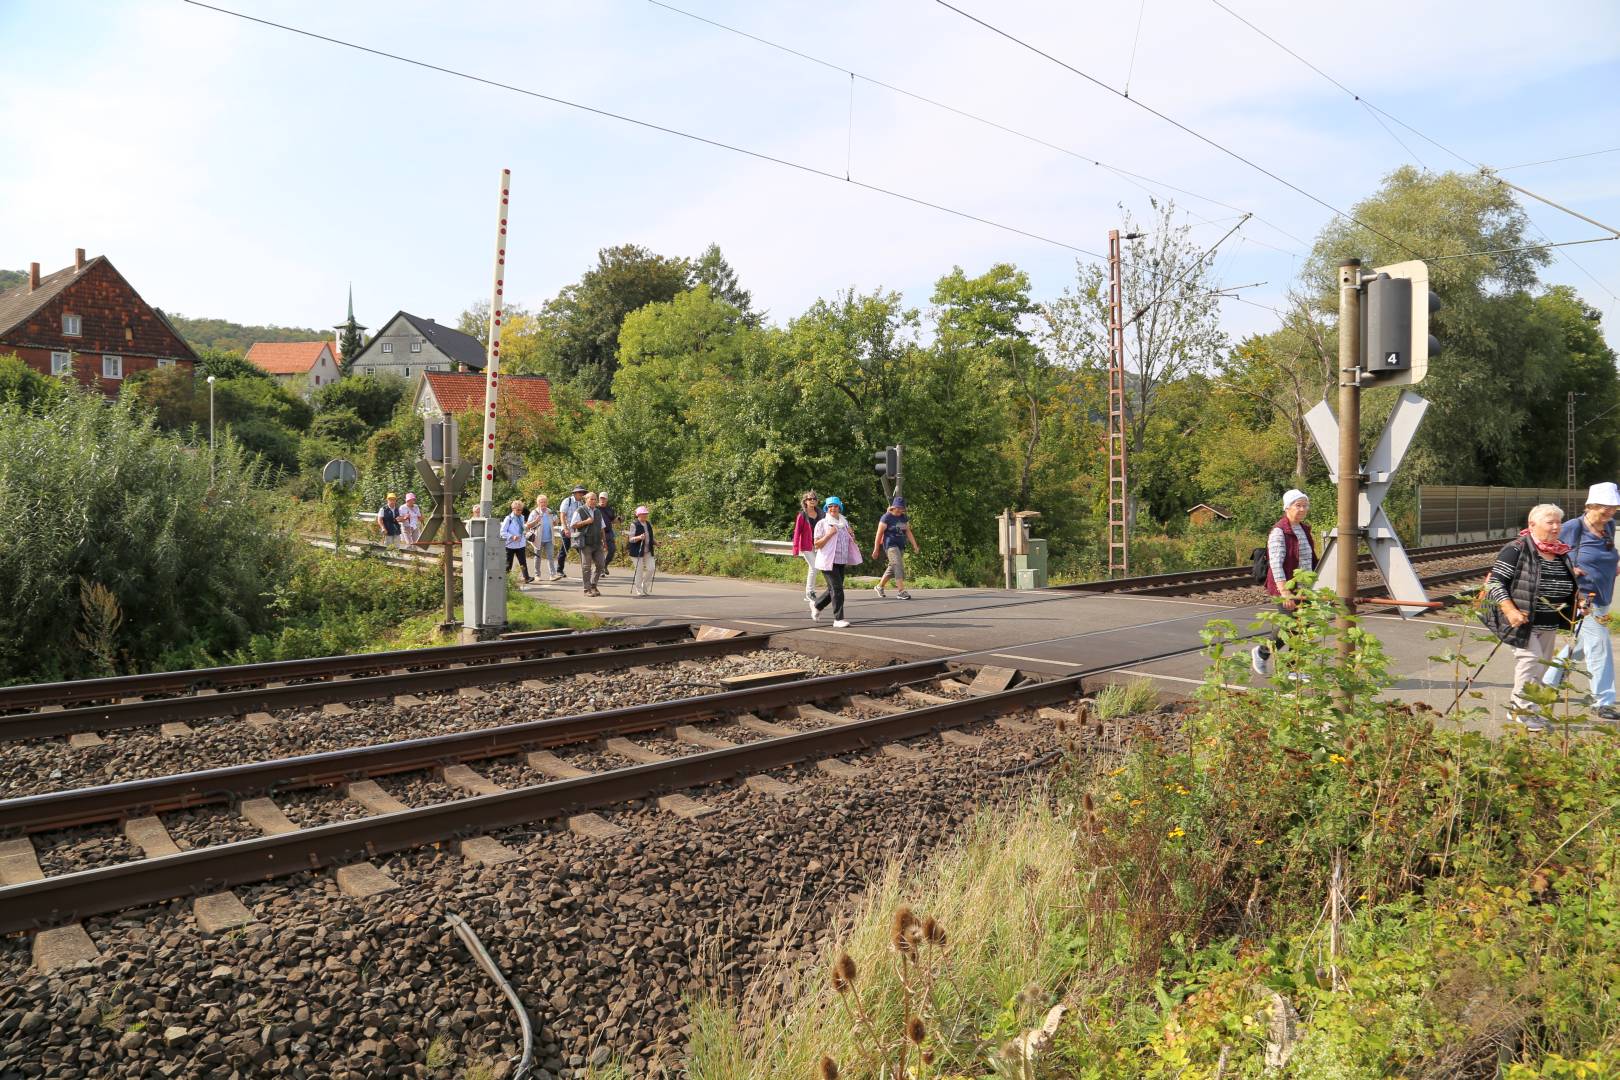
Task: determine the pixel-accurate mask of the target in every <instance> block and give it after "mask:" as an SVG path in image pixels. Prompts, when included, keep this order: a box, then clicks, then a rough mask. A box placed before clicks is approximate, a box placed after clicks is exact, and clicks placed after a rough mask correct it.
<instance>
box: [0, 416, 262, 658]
mask: <svg viewBox="0 0 1620 1080" xmlns="http://www.w3.org/2000/svg"><path fill="white" fill-rule="evenodd" d="M257 479H259V477H258V476H257V474H256V472H255V466H254V465H253V463H252V462H251V461H250V460H249V459H248V458H247V457H246V455H245V454H244V453H243V452H242V451H241V450H240V449H239V448H238V447H236V446H235V445H234V444H232V443H230V442H229V441H226V442H225V443H224V444H223V445H221V446H220V448H219V452H218V459H217V475H216V478H215V480H214V482H213V484H212V486H210V482H209V461H208V454H207V452H206V451H201V452H200V451H197V450H194V449H191V448H188V447H186V446H184V445H183V444H182V443H181V442H180V440H179V439H177V438H174V437H172V436H168V435H165V434H163V433H161V432H159V431H158V430H157V429H156V427H155V426H154V425H153V422H152V421H151V419H150V418H149V416H148V415H146V414H145V413H143V411H142V410H140V409H138V408H136V407H135V405H134V404H133V403H132V402H112V403H109V402H106V401H104V400H103V399H102V397H101V395H100V394H92V393H80V392H76V391H69V392H67V393H65V394H64V395H63V397H62V398H61V400H60V401H58V402H57V403H56V404H55V405H54V406H53V407H52V408H50V409H49V410H48V411H44V412H30V411H29V410H27V409H24V408H21V407H19V406H18V405H16V404H15V403H10V402H0V506H4V507H5V508H6V513H5V514H0V596H3V597H4V598H5V603H4V604H3V605H0V682H16V681H23V680H37V679H62V678H75V677H80V676H85V675H89V674H92V673H99V672H100V671H101V670H103V669H104V668H105V666H106V665H107V664H108V663H109V662H110V663H111V664H112V666H114V667H116V668H117V669H118V670H123V671H129V670H146V669H149V668H151V667H153V666H160V665H162V664H163V663H164V658H165V657H167V656H172V655H186V656H196V655H199V654H202V655H217V653H218V652H220V651H223V650H225V649H228V648H232V647H235V646H238V645H240V644H242V643H243V642H245V641H246V640H247V638H248V636H249V635H250V634H252V633H253V632H254V631H257V630H260V629H263V628H264V627H266V626H268V625H269V622H270V613H269V612H268V611H267V609H266V606H265V602H264V596H265V593H267V592H269V591H272V590H274V589H275V587H276V586H277V584H278V583H279V582H280V581H282V580H283V579H284V577H285V574H286V573H287V555H286V551H287V546H286V540H285V538H284V537H283V536H282V535H281V534H280V533H279V531H278V529H277V525H276V518H275V514H274V508H273V507H272V506H271V505H270V503H269V502H268V497H267V496H266V495H265V494H264V493H263V492H262V491H260V490H259V489H258V488H257V487H256V486H255V481H256V480H257ZM81 582H83V583H85V584H84V585H81ZM96 586H99V587H100V588H102V589H105V590H108V591H109V592H110V594H111V600H112V602H113V603H114V604H115V605H116V609H117V611H118V612H121V613H122V620H123V621H122V624H121V625H120V626H117V627H116V628H111V629H109V627H110V621H111V620H110V615H109V616H108V617H107V619H106V620H105V621H104V622H103V624H102V626H101V627H100V628H99V629H98V628H96V627H92V626H90V625H89V624H88V623H87V621H86V609H85V607H84V606H83V605H82V599H83V595H84V594H83V593H82V590H83V589H84V588H87V587H88V588H94V587H96ZM99 603H101V604H102V606H103V607H105V606H106V604H105V600H103V601H100V602H99ZM108 610H109V611H110V608H109V609H108ZM86 632H88V633H89V637H88V639H87V640H91V641H94V642H96V643H97V644H96V645H95V646H94V647H93V648H91V647H86V645H84V644H82V643H81V639H80V634H81V633H86Z"/></svg>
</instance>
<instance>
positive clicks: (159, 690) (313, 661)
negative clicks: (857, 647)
mask: <svg viewBox="0 0 1620 1080" xmlns="http://www.w3.org/2000/svg"><path fill="white" fill-rule="evenodd" d="M691 630H692V628H691V626H690V625H688V624H686V623H670V624H667V625H662V626H634V627H629V628H624V629H616V630H588V631H584V632H580V633H567V632H564V633H550V632H547V631H532V632H529V633H527V634H525V635H524V636H521V637H520V636H516V635H514V636H513V637H510V638H505V637H503V638H501V639H500V640H498V641H480V642H477V643H475V644H470V645H436V646H432V647H429V648H426V649H394V650H390V651H388V652H373V653H356V654H352V655H348V656H314V657H309V658H307V659H303V660H275V661H269V662H266V663H258V664H235V665H228V666H224V667H212V668H191V669H189V670H186V671H155V672H152V673H150V674H146V675H116V676H112V677H110V678H104V679H77V680H73V681H69V682H52V683H27V684H24V685H22V686H7V687H0V711H11V710H16V709H21V708H27V707H32V706H39V705H68V704H76V703H81V702H87V701H118V700H119V699H121V698H126V697H135V696H138V695H142V694H166V693H184V692H186V691H189V690H195V689H198V688H203V687H206V688H209V689H215V690H219V689H225V688H229V687H237V686H263V685H264V684H265V683H270V682H286V681H288V680H292V679H315V678H330V677H332V676H334V675H355V674H360V673H363V672H373V671H375V672H383V671H397V670H400V669H402V668H412V667H431V666H434V665H444V664H465V663H478V662H481V661H488V660H501V659H505V658H506V657H511V656H524V655H528V654H532V653H537V652H539V653H554V652H558V651H560V650H563V649H575V648H579V649H600V648H606V647H609V646H620V645H647V644H653V643H655V642H661V641H678V640H679V639H681V638H684V637H689V636H690V635H691Z"/></svg>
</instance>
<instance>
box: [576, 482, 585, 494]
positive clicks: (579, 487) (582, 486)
mask: <svg viewBox="0 0 1620 1080" xmlns="http://www.w3.org/2000/svg"><path fill="white" fill-rule="evenodd" d="M584 490H586V488H585V485H584V484H575V485H574V494H575V495H578V494H579V493H580V492H582V491H584Z"/></svg>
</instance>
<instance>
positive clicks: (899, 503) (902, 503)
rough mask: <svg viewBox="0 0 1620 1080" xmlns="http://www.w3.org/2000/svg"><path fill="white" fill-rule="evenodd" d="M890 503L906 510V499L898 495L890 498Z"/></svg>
mask: <svg viewBox="0 0 1620 1080" xmlns="http://www.w3.org/2000/svg"><path fill="white" fill-rule="evenodd" d="M889 505H890V506H898V507H899V508H900V509H902V510H904V509H905V508H906V500H904V499H902V498H901V497H900V496H898V495H896V496H895V497H894V498H892V499H890V500H889Z"/></svg>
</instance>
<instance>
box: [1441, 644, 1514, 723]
mask: <svg viewBox="0 0 1620 1080" xmlns="http://www.w3.org/2000/svg"><path fill="white" fill-rule="evenodd" d="M1501 647H1502V639H1501V638H1497V639H1496V644H1495V645H1493V646H1491V651H1490V654H1489V655H1488V656H1486V657H1485V663H1483V664H1481V665H1479V667H1477V668H1475V669H1474V673H1473V674H1472V675H1470V676H1468V678H1467V679H1466V680H1464V681H1463V684H1462V686H1461V688H1459V689H1458V691H1457V696H1456V697H1454V698H1452V699H1451V704H1450V705H1448V706H1446V711H1445V712H1443V713H1441V714H1440V718H1441V719H1442V720H1443V719H1445V718H1446V717H1448V716H1450V715H1451V710H1452V709H1455V708H1456V707H1457V702H1459V701H1461V700H1462V696H1463V695H1464V694H1466V693H1467V692H1468V688H1469V687H1471V686H1473V685H1474V680H1475V679H1477V678H1479V677H1480V675H1481V674H1482V673H1483V672H1484V670H1485V669H1486V668H1487V667H1489V666H1490V663H1491V661H1492V660H1494V659H1495V658H1496V650H1497V649H1500V648H1501Z"/></svg>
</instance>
